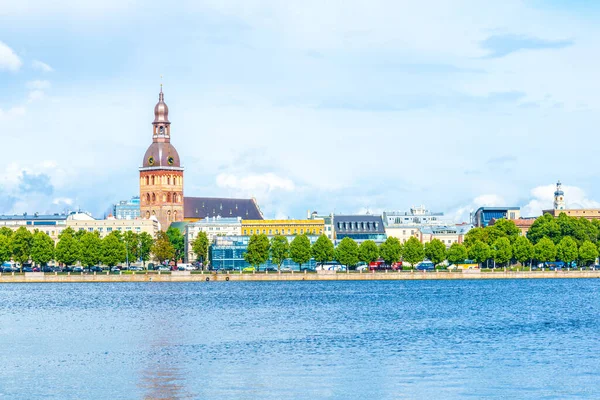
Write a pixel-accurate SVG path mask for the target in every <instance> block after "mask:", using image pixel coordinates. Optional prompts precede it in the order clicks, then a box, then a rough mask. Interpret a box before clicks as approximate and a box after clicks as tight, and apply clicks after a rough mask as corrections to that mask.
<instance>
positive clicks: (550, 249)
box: [533, 237, 556, 262]
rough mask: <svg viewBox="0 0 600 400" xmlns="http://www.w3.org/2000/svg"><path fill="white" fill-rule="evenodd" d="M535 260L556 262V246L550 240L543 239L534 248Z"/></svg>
mask: <svg viewBox="0 0 600 400" xmlns="http://www.w3.org/2000/svg"><path fill="white" fill-rule="evenodd" d="M533 258H535V259H536V260H538V261H540V262H548V261H555V260H556V245H555V244H554V242H553V241H552V240H551V239H550V238H547V237H543V238H541V239H540V240H539V241H538V242H537V243H536V244H535V246H533Z"/></svg>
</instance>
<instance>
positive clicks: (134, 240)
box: [123, 231, 140, 262]
mask: <svg viewBox="0 0 600 400" xmlns="http://www.w3.org/2000/svg"><path fill="white" fill-rule="evenodd" d="M123 243H124V244H125V249H126V259H127V261H128V262H132V261H134V262H135V260H136V258H137V254H138V247H139V245H140V237H139V235H138V234H137V233H135V232H133V231H125V233H124V234H123Z"/></svg>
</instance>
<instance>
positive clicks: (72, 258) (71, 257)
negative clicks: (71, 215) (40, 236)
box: [55, 228, 80, 265]
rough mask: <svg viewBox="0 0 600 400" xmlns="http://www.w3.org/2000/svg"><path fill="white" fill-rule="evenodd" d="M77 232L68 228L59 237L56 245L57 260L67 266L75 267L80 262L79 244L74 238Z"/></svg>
mask: <svg viewBox="0 0 600 400" xmlns="http://www.w3.org/2000/svg"><path fill="white" fill-rule="evenodd" d="M74 235H75V231H74V230H73V229H70V228H67V229H65V230H64V231H62V233H61V234H60V235H59V240H58V243H57V244H56V250H55V255H56V260H57V261H58V262H61V263H63V264H65V265H73V264H75V262H76V261H77V260H79V254H80V251H79V242H78V241H77V240H76V239H75V237H74Z"/></svg>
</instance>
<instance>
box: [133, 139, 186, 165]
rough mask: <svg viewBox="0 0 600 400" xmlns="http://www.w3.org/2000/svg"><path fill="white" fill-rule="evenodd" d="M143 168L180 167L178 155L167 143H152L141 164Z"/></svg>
mask: <svg viewBox="0 0 600 400" xmlns="http://www.w3.org/2000/svg"><path fill="white" fill-rule="evenodd" d="M142 166H143V167H144V168H148V167H181V162H180V160H179V154H178V153H177V150H175V147H174V146H173V145H172V144H171V143H169V142H153V143H152V144H151V145H150V147H148V150H146V154H144V160H143V162H142Z"/></svg>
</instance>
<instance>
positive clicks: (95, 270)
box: [90, 265, 102, 272]
mask: <svg viewBox="0 0 600 400" xmlns="http://www.w3.org/2000/svg"><path fill="white" fill-rule="evenodd" d="M90 272H102V268H101V267H99V266H97V265H94V266H93V267H92V268H90Z"/></svg>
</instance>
